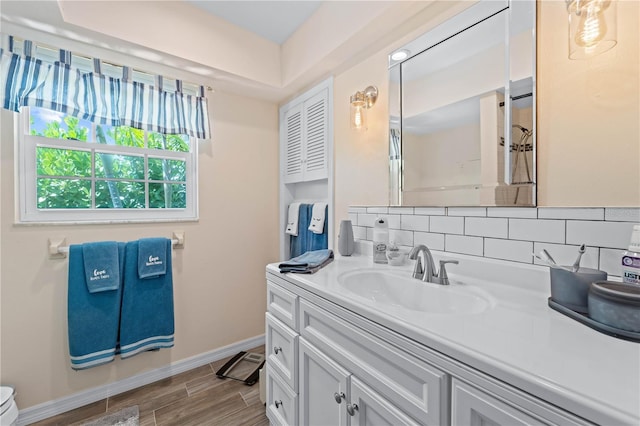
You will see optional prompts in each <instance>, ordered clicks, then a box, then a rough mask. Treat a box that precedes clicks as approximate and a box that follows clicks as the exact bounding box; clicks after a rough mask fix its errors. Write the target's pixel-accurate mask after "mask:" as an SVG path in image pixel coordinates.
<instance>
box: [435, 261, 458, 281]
mask: <svg viewBox="0 0 640 426" xmlns="http://www.w3.org/2000/svg"><path fill="white" fill-rule="evenodd" d="M447 263H453V264H454V265H457V264H458V263H460V262H458V261H457V260H441V261H440V275H439V277H438V281H440V284H442V285H449V276H448V275H447V269H446V267H445V266H446V264H447Z"/></svg>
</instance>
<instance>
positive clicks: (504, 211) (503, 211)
mask: <svg viewBox="0 0 640 426" xmlns="http://www.w3.org/2000/svg"><path fill="white" fill-rule="evenodd" d="M487 216H491V217H519V218H527V219H536V218H537V217H538V209H536V208H535V207H531V208H530V207H489V208H488V209H487Z"/></svg>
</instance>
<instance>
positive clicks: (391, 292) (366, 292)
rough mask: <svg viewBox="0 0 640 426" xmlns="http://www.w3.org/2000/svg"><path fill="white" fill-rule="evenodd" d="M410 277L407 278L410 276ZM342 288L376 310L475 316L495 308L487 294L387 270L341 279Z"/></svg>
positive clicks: (349, 273)
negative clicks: (390, 309)
mask: <svg viewBox="0 0 640 426" xmlns="http://www.w3.org/2000/svg"><path fill="white" fill-rule="evenodd" d="M407 274H408V276H405V275H407ZM338 283H339V285H340V286H341V287H342V288H344V289H345V290H346V291H348V292H349V293H351V295H353V296H356V297H357V298H360V299H363V300H364V301H367V302H369V303H373V304H374V305H376V306H380V307H384V306H388V307H397V308H402V309H409V310H412V311H419V312H424V313H428V314H441V315H442V314H474V313H480V312H484V311H485V310H487V309H488V308H490V307H491V306H492V305H493V304H494V301H493V298H492V297H491V296H490V295H489V294H488V293H486V292H485V291H483V290H481V289H478V288H474V287H470V286H468V285H464V284H459V283H456V282H455V281H453V282H452V283H451V284H450V285H439V284H433V283H425V282H422V281H420V280H418V279H415V278H412V277H411V272H407V271H406V270H405V271H402V275H401V274H399V273H394V272H390V271H385V270H376V269H373V270H371V269H361V270H356V271H352V272H347V273H344V274H342V275H340V276H339V277H338Z"/></svg>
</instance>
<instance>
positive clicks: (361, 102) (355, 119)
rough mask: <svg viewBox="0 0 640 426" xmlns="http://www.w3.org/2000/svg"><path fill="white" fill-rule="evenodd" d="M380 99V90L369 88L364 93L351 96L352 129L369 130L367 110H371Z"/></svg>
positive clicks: (350, 118)
mask: <svg viewBox="0 0 640 426" xmlns="http://www.w3.org/2000/svg"><path fill="white" fill-rule="evenodd" d="M377 99H378V88H377V87H375V86H368V87H367V88H366V89H364V90H363V91H362V92H356V93H355V94H354V95H351V108H350V114H349V121H350V122H351V128H352V129H365V130H366V129H367V110H368V109H369V108H371V107H372V106H373V105H374V104H375V103H376V100H377Z"/></svg>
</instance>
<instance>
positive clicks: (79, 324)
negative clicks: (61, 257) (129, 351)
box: [67, 243, 125, 370]
mask: <svg viewBox="0 0 640 426" xmlns="http://www.w3.org/2000/svg"><path fill="white" fill-rule="evenodd" d="M124 249H125V246H124V243H118V263H119V265H120V270H119V271H118V273H119V275H120V276H123V266H124V252H125V250H124ZM84 271H85V266H84V259H83V248H82V246H81V245H71V246H70V247H69V279H68V286H69V287H68V292H67V319H68V321H67V325H68V333H69V355H70V356H71V368H73V369H74V370H82V369H85V368H89V367H95V366H97V365H101V364H105V363H107V362H110V361H112V360H113V359H114V357H115V353H116V346H117V342H118V325H119V322H120V303H121V299H122V286H118V287H117V288H116V290H112V291H100V292H97V293H90V292H89V289H88V288H87V285H86V281H85V273H84Z"/></svg>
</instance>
